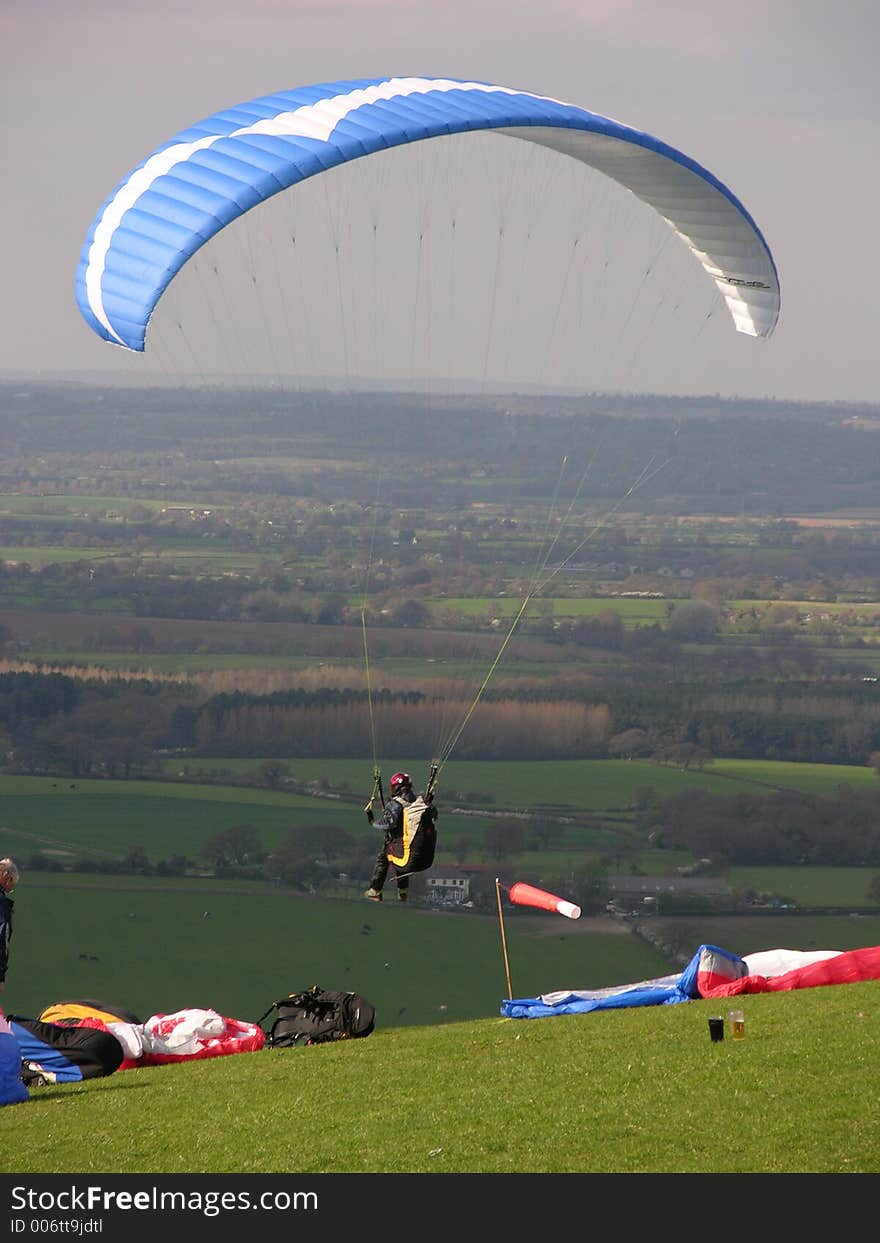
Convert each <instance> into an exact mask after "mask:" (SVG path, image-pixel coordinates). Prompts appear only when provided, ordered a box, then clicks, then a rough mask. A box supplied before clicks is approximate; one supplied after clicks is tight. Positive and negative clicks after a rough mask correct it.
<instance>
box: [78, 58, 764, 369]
mask: <svg viewBox="0 0 880 1243" xmlns="http://www.w3.org/2000/svg"><path fill="white" fill-rule="evenodd" d="M474 130H491V131H493V132H495V133H498V134H502V135H505V136H506V137H510V138H519V139H523V140H526V141H528V142H534V143H537V144H539V145H541V146H544V147H550V148H553V149H555V150H556V151H559V152H562V153H563V154H565V155H568V156H571V157H572V158H574V159H577V160H581V161H582V162H583V163H584V164H588V165H590V166H591V167H593V168H595V169H597V170H598V171H599V172H601V173H604V174H606V175H607V176H608V177H610V178H612V179H613V180H614V181H616V182H618V183H619V184H620V185H622V186H624V187H626V189H628V190H630V191H631V192H632V193H633V194H634V195H636V196H637V197H638V198H639V199H641V200H642V201H643V202H645V203H647V204H649V205H650V206H651V207H652V208H654V209H655V210H656V211H657V212H658V213H659V214H660V215H661V216H662V217H663V218H664V219H665V220H666V221H667V222H668V223H669V225H670V226H671V227H672V229H673V230H674V231H675V232H676V233H677V234H678V235H679V237H681V238H682V240H683V241H684V242H685V243H686V245H687V246H688V247H689V248H690V250H691V251H692V252H693V254H694V255H695V256H696V258H697V260H698V261H699V262H700V264H702V266H703V268H704V269H705V270H706V272H707V273H708V274H709V276H710V277H711V278H712V280H714V282H715V284H716V285H717V286H718V288H719V290H720V291H721V293H722V294H723V295H724V298H725V301H726V303H727V306H728V309H729V311H730V315H731V317H732V319H733V323H734V326H735V327H736V329H737V331H739V332H743V333H747V334H749V335H750V336H754V337H768V336H769V335H770V333H771V332H772V331H773V329H774V327H775V325H776V321H777V319H778V317H779V280H778V277H777V272H776V267H775V264H774V262H773V258H772V256H771V254H770V250H769V248H768V246H767V243H766V242H765V240H764V238H763V236H762V234H761V232H760V230H759V229H758V227H757V225H756V224H755V222H754V220H753V219H752V217H751V216H750V215H749V213H748V212H747V211H746V210H745V208H744V207H743V205H742V204H741V203H740V202H739V200H738V199H737V198H736V197H735V196H734V194H733V193H732V192H731V191H730V190H729V189H727V187H726V186H724V185H723V184H722V183H721V182H720V181H719V180H718V179H717V178H716V177H714V176H713V175H712V173H710V172H708V171H707V170H706V169H705V168H702V167H701V166H700V165H699V164H697V163H696V162H695V161H694V160H692V159H690V158H689V157H688V156H686V155H684V154H683V153H682V152H681V151H677V150H675V148H673V147H671V146H669V145H668V144H667V143H665V142H662V141H661V140H660V139H659V138H654V137H652V136H651V135H650V134H647V133H643V132H641V131H639V130H636V129H631V128H630V127H629V126H627V125H622V124H620V123H619V122H618V121H613V120H611V119H610V118H608V117H604V116H599V115H598V114H596V113H593V112H588V111H587V110H586V109H584V108H581V107H578V106H577V105H576V104H569V103H563V102H561V101H560V100H556V99H550V98H546V97H544V96H541V95H532V94H529V93H528V92H526V91H518V90H513V89H511V88H510V87H505V86H492V85H490V84H488V83H485V82H464V81H455V80H451V79H447V78H364V79H358V80H355V81H348V82H330V83H321V84H318V85H314V86H304V87H299V88H297V89H296V90H291V91H282V92H279V93H278V94H275V95H266V96H263V97H261V98H258V99H253V100H251V101H250V102H248V103H242V104H238V105H236V106H235V107H232V108H228V109H225V110H224V111H222V112H218V113H215V115H214V116H210V117H207V118H206V119H205V120H203V121H200V122H198V123H197V124H196V125H193V126H192V127H191V128H189V129H186V130H183V131H182V132H181V133H180V134H178V135H177V136H176V137H174V138H172V139H171V140H170V141H169V142H167V143H165V144H164V145H163V146H161V147H159V148H157V150H156V151H154V152H153V153H152V154H151V155H149V156H148V157H147V158H146V159H145V160H144V161H143V162H142V163H141V164H139V165H138V166H137V167H136V168H135V169H134V170H133V171H132V172H131V173H129V174H128V175H127V176H126V177H125V178H124V179H123V181H122V182H120V184H119V185H118V186H117V188H116V189H115V190H114V191H113V193H112V194H111V195H110V197H109V198H108V199H107V201H106V203H105V204H104V205H103V207H102V208H101V210H100V211H99V212H98V215H97V217H96V218H95V220H94V223H93V224H92V226H91V228H90V229H89V233H88V236H87V239H86V242H85V244H84V246H83V250H82V255H81V259H80V264H79V269H78V271H77V277H76V298H77V303H78V305H79V308H80V311H81V312H82V314H83V316H84V317H85V319H86V321H87V322H88V324H89V325H90V326H91V327H92V328H93V329H94V331H95V332H96V333H97V334H98V335H99V336H100V337H102V338H103V339H104V340H106V341H109V342H111V343H112V344H114V345H119V346H123V347H124V348H126V349H129V350H135V351H141V350H143V349H144V343H145V337H146V331H147V324H148V323H149V320H150V316H151V314H152V313H153V310H154V308H155V306H156V303H157V302H158V300H159V298H160V296H161V294H162V292H163V291H164V290H165V288H166V287H167V285H168V283H169V282H170V281H171V280H172V279H173V277H174V276H175V274H176V273H177V272H178V271H179V270H180V268H181V267H182V266H183V265H184V264H185V263H186V261H187V260H188V259H189V258H190V257H191V256H192V255H193V254H194V253H195V252H196V251H197V250H198V249H199V247H201V246H203V245H204V243H205V242H207V241H208V240H209V238H211V237H213V235H214V234H215V233H217V232H218V231H219V230H220V229H222V228H224V226H226V225H227V224H229V223H230V222H231V221H233V220H235V219H236V218H237V217H238V216H240V215H242V214H243V213H244V212H246V211H248V210H249V209H250V208H252V207H254V206H256V205H257V204H258V203H261V202H264V201H265V200H266V199H269V198H271V197H272V196H273V195H275V194H277V193H279V191H281V190H286V189H289V188H290V187H291V186H294V185H296V184H297V183H298V182H300V181H304V180H305V179H306V178H308V177H313V176H315V175H316V174H318V173H322V172H325V171H326V170H327V169H330V168H333V167H335V166H336V165H339V164H343V163H345V162H346V161H349V160H355V159H358V158H360V157H361V156H369V155H372V154H374V153H375V152H379V151H383V150H387V149H389V148H392V147H397V146H401V145H404V144H406V143H412V142H421V141H422V140H424V139H427V138H437V137H441V136H444V135H451V134H461V133H465V132H468V131H474Z"/></svg>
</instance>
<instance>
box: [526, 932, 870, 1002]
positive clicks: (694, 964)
mask: <svg viewBox="0 0 880 1243" xmlns="http://www.w3.org/2000/svg"><path fill="white" fill-rule="evenodd" d="M878 979H880V946H878V945H875V946H870V947H868V948H865V949H858V950H810V951H801V950H789V949H773V950H762V951H760V952H758V953H755V954H747V955H745V957H743V958H740V957H739V956H738V955H736V954H732V953H730V951H729V950H725V949H721V948H720V947H719V946H717V945H701V946H700V947H699V948H698V949H697V951H696V953H695V954H694V955H693V957H692V958H691V960H690V962H689V963H688V964H687V966H686V967H685V969H684V971H682V972H679V973H676V974H674V975H664V976H658V977H657V978H655V979H651V980H640V981H638V982H637V983H635V984H619V985H614V986H612V987H610V988H599V989H574V990H563V991H559V992H552V993H542V994H540V995H539V996H538V997H521V998H518V999H512V1000H508V1001H503V1002H502V1003H501V1013H502V1015H504V1016H505V1017H506V1018H510V1019H539V1018H549V1017H551V1016H553V1015H560V1014H588V1013H589V1012H590V1011H592V1010H615V1009H624V1008H626V1007H630V1006H669V1005H677V1004H678V1003H680V1002H683V1001H695V1000H696V999H698V998H700V997H735V996H738V995H740V994H743V993H774V992H785V991H787V990H790V989H797V988H816V987H820V986H822V985H827V984H855V983H860V982H862V981H864V980H878Z"/></svg>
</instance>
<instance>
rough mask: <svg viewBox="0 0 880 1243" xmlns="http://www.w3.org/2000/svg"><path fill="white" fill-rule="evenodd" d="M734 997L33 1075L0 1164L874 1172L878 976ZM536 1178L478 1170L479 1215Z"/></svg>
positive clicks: (878, 1150)
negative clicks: (43, 1081)
mask: <svg viewBox="0 0 880 1243" xmlns="http://www.w3.org/2000/svg"><path fill="white" fill-rule="evenodd" d="M739 1004H740V1005H741V1008H742V1009H743V1011H744V1014H745V1021H746V1038H745V1040H743V1041H740V1042H734V1041H732V1040H731V1039H729V1038H728V1039H725V1040H724V1042H723V1043H720V1044H712V1043H710V1041H709V1037H708V1030H707V1018H708V1016H709V1015H710V1014H713V1013H717V1012H718V1011H719V1010H726V1009H727V1007H726V1006H724V1005H719V1003H718V1002H716V1001H694V1002H688V1003H685V1004H682V1005H675V1006H659V1007H651V1008H646V1009H638V1010H619V1011H608V1012H601V1013H594V1014H587V1015H579V1016H562V1017H558V1018H549V1019H538V1020H510V1019H502V1018H500V1017H494V1018H485V1019H482V1020H478V1021H472V1022H460V1023H450V1024H448V1025H446V1026H442V1027H430V1028H426V1027H403V1028H398V1029H389V1028H388V1027H386V1026H385V1025H384V1024H383V1022H382V1013H381V1010H380V1015H379V1026H378V1028H377V1030H376V1032H375V1033H374V1034H373V1035H372V1036H371V1037H369V1038H368V1039H366V1040H362V1041H354V1042H343V1043H339V1044H335V1045H323V1046H314V1047H311V1048H300V1049H292V1050H284V1051H270V1050H261V1051H259V1052H257V1053H250V1054H240V1055H237V1056H233V1057H227V1058H219V1059H215V1060H209V1061H201V1062H193V1063H189V1064H181V1065H176V1066H163V1067H156V1068H151V1069H144V1070H129V1071H119V1072H117V1073H116V1074H115V1075H112V1076H110V1077H108V1078H106V1079H102V1080H95V1081H91V1082H89V1083H85V1084H81V1085H72V1086H68V1087H60V1088H59V1087H49V1088H42V1089H37V1090H35V1091H34V1092H33V1093H32V1098H31V1101H30V1102H28V1103H26V1104H24V1105H22V1106H18V1107H11V1108H10V1109H9V1110H8V1112H7V1111H4V1116H3V1122H4V1123H6V1124H8V1125H10V1126H14V1129H15V1143H14V1144H13V1145H10V1144H4V1145H3V1146H2V1148H0V1171H3V1172H6V1173H10V1172H12V1171H15V1172H16V1173H17V1174H19V1175H21V1174H36V1173H54V1174H71V1173H85V1174H89V1175H95V1174H98V1173H102V1172H104V1173H106V1172H119V1173H133V1174H137V1173H140V1174H158V1173H168V1174H226V1175H229V1174H246V1175H255V1174H270V1173H283V1174H286V1175H288V1176H290V1175H297V1174H298V1175H312V1176H316V1175H318V1174H322V1173H358V1174H376V1173H378V1174H393V1173H417V1174H418V1173H423V1174H427V1173H431V1174H475V1173H489V1174H493V1173H494V1174H499V1173H500V1174H535V1173H561V1174H588V1173H589V1174H597V1173H600V1174H601V1173H614V1174H621V1173H709V1172H717V1173H740V1174H741V1173H749V1172H760V1173H803V1174H814V1173H851V1174H867V1173H877V1172H878V1170H880V1127H878V1120H877V1101H876V1093H875V1092H874V1091H873V1090H872V1088H871V1084H872V1083H873V1082H874V1079H875V1073H874V1068H875V1067H876V1066H877V1063H878V1058H880V1022H878V1017H880V984H877V983H868V984H851V985H842V986H837V987H832V988H817V989H811V990H803V991H799V992H794V993H783V994H776V995H759V996H748V997H745V998H741V999H739ZM10 1115H11V1116H10ZM185 1185H186V1183H184V1186H185ZM227 1185H228V1184H227ZM282 1185H286V1184H282ZM299 1185H304V1186H310V1187H312V1188H313V1189H315V1190H317V1192H318V1195H319V1197H320V1196H322V1195H324V1196H326V1197H328V1198H327V1199H325V1201H324V1203H325V1205H326V1207H327V1208H328V1210H331V1211H332V1209H333V1205H332V1202H331V1200H330V1199H329V1197H331V1196H332V1195H333V1188H332V1187H322V1186H321V1183H320V1181H319V1180H317V1179H316V1178H315V1177H312V1178H311V1179H306V1180H305V1181H304V1182H300V1184H299ZM371 1186H372V1187H373V1189H374V1190H376V1191H379V1190H380V1189H381V1191H383V1192H384V1191H386V1190H387V1191H388V1192H389V1193H390V1195H389V1201H388V1207H389V1208H391V1207H392V1206H393V1203H394V1201H393V1189H392V1188H391V1187H385V1186H383V1185H382V1184H381V1183H380V1184H371ZM737 1186H739V1184H737ZM438 1189H440V1190H443V1188H438ZM537 1190H538V1189H536V1188H533V1187H523V1186H522V1185H521V1184H519V1183H514V1184H513V1185H512V1186H511V1187H510V1188H506V1189H498V1188H495V1187H493V1193H496V1194H497V1195H498V1202H497V1214H496V1215H495V1220H496V1222H497V1221H498V1215H501V1216H503V1215H505V1214H506V1213H508V1212H509V1211H510V1209H511V1207H512V1206H515V1205H517V1204H518V1203H521V1202H523V1201H522V1200H521V1197H522V1196H523V1195H525V1198H526V1200H528V1199H530V1198H531V1197H533V1196H534V1195H535V1194H536V1193H537ZM578 1190H579V1191H581V1190H582V1191H583V1193H584V1194H586V1193H587V1192H588V1190H589V1189H588V1188H583V1189H580V1188H579V1189H578ZM731 1190H733V1188H732V1187H731ZM854 1190H856V1189H855V1188H854ZM548 1191H549V1189H548ZM428 1194H429V1195H430V1194H432V1193H430V1192H429V1193H428ZM463 1196H464V1198H465V1199H466V1198H467V1191H466V1190H463ZM799 1202H800V1201H799ZM347 1203H348V1207H349V1210H351V1208H352V1207H353V1206H354V1205H355V1204H356V1203H357V1201H356V1199H355V1200H351V1199H350V1200H348V1201H347ZM556 1203H557V1204H558V1203H559V1201H557V1202H556ZM319 1207H320V1206H319ZM337 1207H338V1206H337ZM362 1207H363V1206H362ZM633 1207H634V1211H636V1212H638V1205H637V1204H636V1205H634V1206H633ZM693 1207H694V1206H693V1204H692V1205H691V1211H693ZM706 1207H709V1206H706ZM739 1207H740V1208H741V1209H743V1211H745V1208H744V1206H743V1205H739ZM654 1209H655V1210H656V1204H655V1205H654ZM544 1211H545V1212H549V1211H552V1204H549V1203H545V1204H544Z"/></svg>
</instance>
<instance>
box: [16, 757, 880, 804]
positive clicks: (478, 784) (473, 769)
mask: <svg viewBox="0 0 880 1243" xmlns="http://www.w3.org/2000/svg"><path fill="white" fill-rule="evenodd" d="M266 762H267V761H266V760H265V759H203V758H199V759H187V760H182V761H181V760H167V761H165V764H164V768H165V771H166V772H168V773H180V772H183V773H191V774H193V775H195V776H198V775H199V774H206V773H210V772H212V771H218V770H219V771H222V770H224V769H225V770H227V771H228V772H230V773H235V774H245V773H253V774H255V775H256V774H257V773H258V772H259V770H260V767H261V765H262V764H264V763H266ZM281 762H282V763H286V764H288V765H289V767H290V772H291V776H292V777H294V779H295V780H296V781H308V780H314V779H322V780H324V781H326V782H327V783H328V784H329V786H330V787H331V788H333V789H337V790H349V791H353V792H355V793H359V792H360V791H363V792H364V797H366V796H367V795H368V794H369V792H370V786H371V774H372V761H371V760H369V759H366V758H365V759H363V760H344V759H320V760H316V759H309V760H302V759H297V758H289V759H285V760H282V761H281ZM380 766H381V768H382V770H383V772H385V774H386V779H387V777H388V776H390V775H391V773H392V772H393V771H394V769H395V768H403V769H405V770H406V771H407V772H409V773H411V774H412V776H413V779H414V781H415V782H416V783H419V782H420V781H424V780H426V779H427V769H428V764H427V763H426V761H425V760H414V759H412V758H411V757H410V758H407V759H401V758H400V757H399V756H398V757H395V758H394V759H393V760H392V761H390V762H383V763H382V764H381V765H380ZM878 780H880V778H878V777H877V774H876V773H875V772H874V770H873V769H872V768H868V767H867V766H865V767H861V766H856V765H844V764H789V763H776V762H773V761H769V760H714V761H713V762H712V763H711V764H707V765H706V766H705V767H704V768H703V769H696V768H692V769H688V770H687V771H684V770H683V769H681V768H678V767H676V766H672V765H665V764H657V763H655V762H654V761H653V760H541V761H534V762H529V761H522V762H515V763H512V762H507V761H491V760H490V761H484V760H450V761H449V762H448V763H447V764H445V765H444V766H443V768H442V770H441V773H440V778H439V783H438V793H439V798H440V800H441V801H442V798H443V791H444V790H446V789H450V790H454V791H456V792H457V793H458V794H459V795H462V796H466V795H467V794H468V793H471V794H475V795H476V794H480V793H482V794H486V795H488V796H490V798H489V799H486V800H483V799H475V800H474V801H475V802H478V803H481V804H482V805H484V806H494V807H497V808H510V809H513V810H526V809H533V808H540V807H557V808H561V809H569V810H572V811H586V812H601V811H614V810H620V809H631V808H633V807H634V806H635V804H636V801H637V792H638V791H639V790H647V789H652V790H653V791H654V792H655V794H656V795H657V796H658V797H661V798H665V797H667V796H668V795H670V794H677V793H679V792H681V791H682V790H691V789H694V788H701V789H707V790H711V791H712V792H713V793H715V794H733V793H738V792H742V791H744V790H751V791H752V792H754V791H755V790H756V789H765V790H766V791H767V792H768V793H769V792H770V791H772V790H774V789H791V790H801V791H803V792H804V793H810V794H824V795H826V796H828V795H831V794H833V793H834V791H835V789H836V788H837V787H838V786H840V785H851V786H853V787H854V788H863V787H869V786H876V785H877V784H878ZM0 790H2V784H0Z"/></svg>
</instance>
